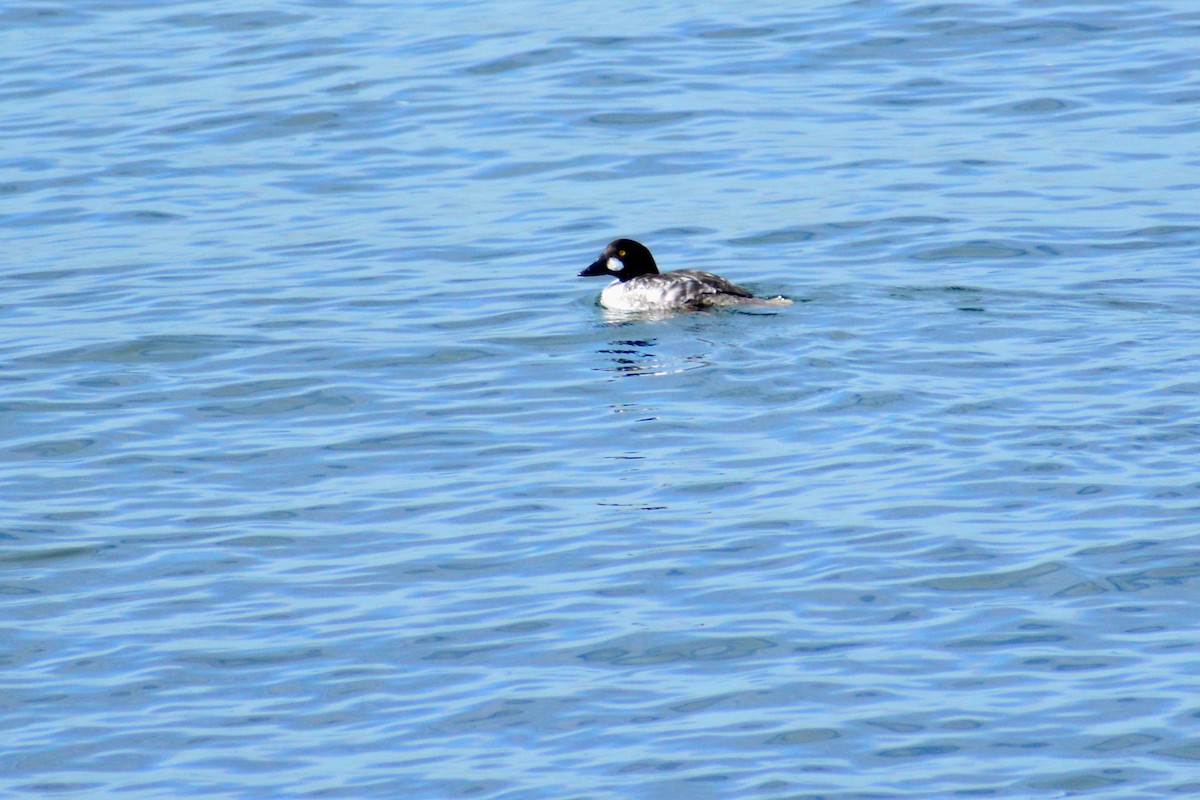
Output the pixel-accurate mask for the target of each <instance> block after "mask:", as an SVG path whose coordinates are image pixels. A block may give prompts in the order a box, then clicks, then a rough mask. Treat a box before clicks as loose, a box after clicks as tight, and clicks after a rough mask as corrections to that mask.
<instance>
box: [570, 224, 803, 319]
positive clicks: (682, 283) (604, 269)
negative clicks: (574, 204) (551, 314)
mask: <svg viewBox="0 0 1200 800" xmlns="http://www.w3.org/2000/svg"><path fill="white" fill-rule="evenodd" d="M597 275H609V276H612V277H614V278H616V280H615V281H613V282H612V283H610V284H609V285H608V286H606V287H604V290H603V291H601V292H600V305H602V306H604V307H605V308H607V309H609V310H611V311H624V312H659V313H661V312H670V311H698V310H701V309H706V308H727V307H732V306H788V305H791V304H792V301H791V300H788V299H787V298H785V297H771V298H766V297H755V296H754V294H753V293H752V292H751V291H750V290H749V289H744V288H742V287H741V286H738V285H737V284H736V283H732V282H731V281H728V280H726V279H725V278H722V277H721V276H720V275H714V274H713V273H711V272H703V271H701V270H698V269H677V270H672V271H670V272H659V271H658V264H657V263H655V261H654V256H653V255H651V254H650V249H649V248H648V247H646V246H645V245H644V244H642V243H641V242H637V241H634V240H633V239H614V240H613V241H611V242H609V244H608V246H607V247H605V248H604V251H603V252H601V253H600V257H599V258H597V259H596V260H595V261H593V262H592V263H591V264H590V265H588V267H587V268H586V269H584V270H583V271H582V272H580V273H579V277H581V278H590V277H593V276H597Z"/></svg>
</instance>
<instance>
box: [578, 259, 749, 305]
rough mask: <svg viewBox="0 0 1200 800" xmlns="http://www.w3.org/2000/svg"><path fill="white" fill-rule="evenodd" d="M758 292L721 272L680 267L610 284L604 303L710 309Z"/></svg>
mask: <svg viewBox="0 0 1200 800" xmlns="http://www.w3.org/2000/svg"><path fill="white" fill-rule="evenodd" d="M753 299H754V295H753V294H751V293H750V291H749V290H747V289H743V288H742V287H741V286H738V285H737V284H736V283H731V282H730V281H727V280H725V279H724V278H722V277H721V276H720V275H713V274H712V273H711V272H702V271H700V270H696V269H679V270H675V271H673V272H665V273H662V274H655V275H639V276H638V277H636V278H630V279H629V280H627V281H624V282H617V283H614V284H612V285H611V286H609V287H607V288H606V289H605V290H604V291H603V292H602V293H601V295H600V302H601V303H603V304H604V305H605V306H606V307H608V308H612V309H616V310H618V311H644V310H653V309H672V308H675V309H680V308H708V307H711V306H724V305H739V304H741V303H745V302H746V301H748V300H753Z"/></svg>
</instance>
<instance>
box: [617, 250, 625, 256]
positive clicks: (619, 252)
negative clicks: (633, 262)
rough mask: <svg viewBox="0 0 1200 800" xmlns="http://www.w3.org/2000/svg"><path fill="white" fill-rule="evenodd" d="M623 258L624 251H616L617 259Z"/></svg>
mask: <svg viewBox="0 0 1200 800" xmlns="http://www.w3.org/2000/svg"><path fill="white" fill-rule="evenodd" d="M624 257H625V251H624V250H618V251H617V258H624Z"/></svg>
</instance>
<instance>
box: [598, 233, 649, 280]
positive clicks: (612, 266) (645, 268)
mask: <svg viewBox="0 0 1200 800" xmlns="http://www.w3.org/2000/svg"><path fill="white" fill-rule="evenodd" d="M657 274H658V265H657V264H655V263H654V256H652V255H650V251H649V250H648V249H646V246H645V245H643V244H641V243H639V242H635V241H634V240H633V239H617V240H615V241H613V242H611V243H609V245H608V247H606V248H604V252H603V253H601V254H600V257H599V258H597V259H596V260H595V261H593V262H592V263H591V265H590V266H588V268H587V269H585V270H584V271H583V272H581V273H579V277H581V278H588V277H591V276H592V275H612V276H613V277H615V278H619V279H621V280H623V281H627V280H629V279H630V278H636V277H637V276H638V275H657Z"/></svg>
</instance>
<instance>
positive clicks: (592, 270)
mask: <svg viewBox="0 0 1200 800" xmlns="http://www.w3.org/2000/svg"><path fill="white" fill-rule="evenodd" d="M607 274H608V264H607V263H605V261H604V260H603V259H600V258H598V259H596V260H595V261H593V262H592V263H591V264H590V265H589V266H588V268H587V269H585V270H584V271H583V272H581V273H579V277H581V278H590V277H592V276H593V275H607Z"/></svg>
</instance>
